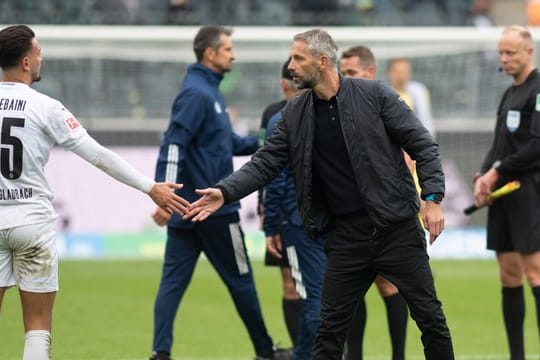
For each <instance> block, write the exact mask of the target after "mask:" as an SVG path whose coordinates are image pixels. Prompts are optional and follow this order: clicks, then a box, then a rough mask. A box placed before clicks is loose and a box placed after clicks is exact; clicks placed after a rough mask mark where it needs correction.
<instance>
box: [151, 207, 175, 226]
mask: <svg viewBox="0 0 540 360" xmlns="http://www.w3.org/2000/svg"><path fill="white" fill-rule="evenodd" d="M171 216H172V214H170V213H168V212H167V211H165V210H163V209H162V208H160V207H159V206H158V207H157V208H156V210H155V211H154V213H153V214H152V219H153V220H154V222H155V223H156V224H157V225H158V226H164V225H167V223H168V222H169V220H171Z"/></svg>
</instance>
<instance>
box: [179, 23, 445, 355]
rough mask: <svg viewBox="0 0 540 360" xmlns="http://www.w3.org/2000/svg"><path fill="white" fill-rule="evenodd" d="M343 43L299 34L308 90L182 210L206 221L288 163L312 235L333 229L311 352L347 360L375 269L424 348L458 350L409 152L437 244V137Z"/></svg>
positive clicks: (296, 73) (293, 67)
mask: <svg viewBox="0 0 540 360" xmlns="http://www.w3.org/2000/svg"><path fill="white" fill-rule="evenodd" d="M336 53H337V46H336V45H335V43H334V41H333V39H332V38H331V37H330V35H329V34H328V33H327V32H325V31H323V30H319V29H315V30H310V31H307V32H304V33H300V34H297V35H296V36H295V37H294V38H293V44H292V47H291V57H292V60H291V62H290V64H289V70H290V71H291V73H292V74H293V79H294V81H295V82H296V83H297V84H298V85H299V86H300V87H302V88H306V89H308V90H307V91H305V92H304V93H303V94H302V95H299V96H297V97H296V98H294V99H293V100H291V101H290V102H289V103H288V104H287V106H286V107H285V109H284V110H283V113H282V120H281V121H280V122H278V124H277V125H276V129H275V131H274V133H273V135H272V137H270V138H269V139H268V140H267V141H266V143H265V144H264V146H263V147H262V148H261V149H259V151H258V152H257V153H255V155H254V156H253V158H252V159H251V160H250V161H249V162H248V163H246V164H245V165H244V166H243V167H242V168H241V169H240V170H238V171H236V172H235V173H233V174H232V175H230V176H228V177H226V178H225V179H223V180H222V181H220V182H218V183H217V184H216V186H215V187H214V188H207V189H202V190H197V192H198V194H199V195H202V197H201V198H200V199H199V200H197V201H196V202H194V203H192V204H191V206H190V210H189V211H188V213H187V214H186V215H184V218H186V219H187V218H192V221H195V222H196V221H202V220H205V219H206V218H207V217H208V216H210V214H212V213H213V212H215V211H217V210H218V209H219V208H220V207H221V206H222V205H223V204H224V203H229V202H231V201H235V200H237V199H240V198H242V197H243V196H246V195H247V194H249V193H251V192H253V191H255V190H256V189H258V188H260V187H261V186H264V185H265V184H266V183H268V182H269V181H270V180H272V178H274V177H275V176H276V175H277V174H278V173H279V172H280V171H281V170H282V169H283V168H284V167H285V166H286V165H287V164H290V165H291V168H292V171H293V173H294V181H295V186H296V190H297V194H298V195H297V200H298V207H299V210H300V215H301V217H302V220H303V223H304V226H305V227H306V229H307V231H308V232H309V233H311V234H312V235H316V234H320V233H326V236H327V241H326V244H325V251H326V255H327V264H326V269H325V278H324V284H323V294H322V308H321V322H320V326H319V328H318V331H317V337H316V340H315V345H314V349H313V359H316V360H322V359H324V360H328V359H335V360H339V359H341V357H342V353H343V344H344V340H345V335H346V332H347V330H348V327H349V324H350V321H351V318H352V316H353V312H354V308H355V305H356V304H357V302H358V297H359V296H364V295H365V293H366V291H367V290H368V289H369V287H370V286H371V284H372V283H373V280H374V279H375V277H376V276H377V275H381V276H383V277H385V278H386V279H388V280H389V281H391V282H392V283H393V284H395V285H396V286H397V287H398V289H399V291H400V293H401V294H402V295H403V297H404V298H405V300H406V301H407V303H408V305H409V307H410V310H411V316H412V318H413V319H414V320H415V321H416V323H417V325H418V327H419V328H420V330H421V332H422V337H421V339H422V342H423V345H424V353H425V357H426V359H429V360H451V359H454V353H453V346H452V340H451V336H450V331H449V329H448V326H447V324H446V318H445V316H444V313H443V310H442V306H441V302H440V301H439V299H438V298H437V295H436V292H435V285H434V280H433V275H432V273H431V269H430V266H429V260H428V255H427V251H426V239H425V235H424V230H423V229H422V227H421V224H420V221H419V219H418V216H417V214H418V211H419V200H418V195H417V192H416V189H415V185H414V182H413V179H412V176H411V174H410V172H409V170H408V168H407V166H406V164H405V161H404V159H403V151H402V149H404V150H405V151H406V152H407V153H408V154H409V155H410V156H411V158H412V159H413V160H416V166H417V172H418V177H419V180H420V186H421V188H422V194H421V197H422V199H423V200H425V201H426V206H425V208H424V209H423V211H422V219H423V222H424V226H425V228H426V229H427V230H428V231H429V233H430V242H431V243H432V242H433V241H435V239H436V238H437V237H438V236H439V234H440V233H441V232H442V230H443V228H444V216H443V213H442V210H441V207H440V202H441V200H442V198H443V196H444V174H443V172H442V166H441V162H440V159H439V153H438V145H437V143H436V142H435V141H434V139H433V137H432V136H431V135H430V134H429V132H428V130H427V129H426V128H425V127H424V126H423V125H422V123H421V122H420V121H419V120H418V119H417V117H416V116H415V115H414V113H413V112H412V111H411V109H409V107H407V105H406V104H405V103H404V102H403V100H402V99H401V98H400V97H399V96H398V95H397V93H396V92H395V91H394V90H392V89H391V88H389V87H388V86H387V85H384V84H383V83H381V82H379V81H371V80H362V79H346V78H343V77H341V76H340V75H339V73H338V71H337V67H336V63H337V55H336Z"/></svg>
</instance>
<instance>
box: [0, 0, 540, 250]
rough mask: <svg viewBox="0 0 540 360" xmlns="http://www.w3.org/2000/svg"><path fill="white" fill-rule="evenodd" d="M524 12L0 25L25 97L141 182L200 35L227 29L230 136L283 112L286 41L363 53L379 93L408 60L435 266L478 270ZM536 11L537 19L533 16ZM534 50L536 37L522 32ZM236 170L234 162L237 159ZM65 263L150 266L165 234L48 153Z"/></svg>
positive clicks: (229, 4)
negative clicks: (139, 262) (482, 171)
mask: <svg viewBox="0 0 540 360" xmlns="http://www.w3.org/2000/svg"><path fill="white" fill-rule="evenodd" d="M537 3H538V1H532V0H531V1H525V0H520V1H517V0H505V1H503V0H499V1H497V0H416V1H414V0H311V1H304V0H294V1H285V0H275V1H264V0H236V1H219V0H199V1H190V0H82V1H61V0H48V1H40V0H30V1H25V2H21V1H16V0H3V1H2V2H1V3H0V23H4V24H13V23H27V24H31V25H32V26H33V28H34V29H35V30H36V32H37V37H38V39H39V40H40V42H41V44H42V48H43V57H44V63H43V68H42V81H41V82H40V83H37V84H35V87H36V88H37V89H39V90H41V91H43V92H45V93H47V94H49V95H51V96H53V97H55V98H58V99H60V100H61V101H62V102H63V103H64V104H65V105H66V106H67V107H68V108H69V109H70V110H71V111H72V112H73V113H74V114H75V115H76V116H77V117H78V118H79V120H80V121H81V122H82V123H83V124H84V125H85V126H86V127H87V129H88V130H89V132H90V133H91V134H92V135H93V136H95V137H96V138H97V139H98V140H99V141H100V142H102V143H103V144H105V145H107V146H110V147H112V148H113V149H114V150H115V151H117V152H119V153H121V154H122V155H123V156H125V157H126V158H128V160H130V162H132V163H133V164H134V165H135V166H136V167H138V168H140V169H141V170H143V171H144V172H145V173H147V174H148V175H150V176H152V175H153V171H154V162H155V158H156V154H157V146H158V145H159V141H160V137H161V134H162V132H163V130H164V129H165V127H166V124H167V121H168V116H169V112H170V107H171V102H172V100H173V98H174V96H175V94H176V92H177V89H178V87H179V84H180V82H181V80H182V78H183V75H184V72H185V69H186V67H187V65H189V64H190V63H192V62H193V61H194V55H193V52H192V48H191V45H192V39H193V36H194V35H195V33H196V31H197V29H198V26H199V25H201V24H208V23H220V24H225V25H230V26H232V27H233V28H234V30H235V32H234V34H233V41H234V45H235V52H236V61H235V66H234V70H233V71H232V72H231V73H229V74H227V76H226V77H225V80H224V82H223V83H222V91H223V93H224V95H225V98H226V101H227V103H228V106H229V111H230V114H231V119H232V120H233V122H234V127H235V129H236V130H237V132H239V133H244V134H248V133H250V134H255V133H256V131H257V129H258V126H259V122H260V116H261V113H262V110H263V109H264V107H265V106H266V105H267V104H269V103H271V102H273V101H275V100H277V99H279V98H281V94H280V90H279V87H278V77H279V69H280V65H281V64H282V62H283V61H284V59H286V57H287V56H288V49H289V45H290V40H291V38H292V36H293V35H294V34H295V33H297V32H300V31H302V30H304V29H307V28H312V27H324V28H326V29H328V31H329V32H330V34H331V35H332V36H333V37H334V38H335V40H336V41H337V43H338V46H339V49H340V51H343V50H345V49H346V48H348V47H349V46H353V45H359V44H363V45H368V46H370V47H371V48H372V49H373V51H374V53H375V56H376V57H377V60H378V67H379V71H378V78H379V79H382V80H384V79H385V75H386V74H385V70H386V63H387V61H388V59H390V58H392V57H398V56H399V57H408V58H410V59H411V61H412V64H413V69H414V70H413V78H414V80H416V81H420V82H422V83H424V84H425V85H426V86H427V88H428V89H429V90H430V93H431V102H432V112H433V116H434V121H435V128H436V131H437V135H436V138H437V140H438V141H439V143H440V146H441V155H442V158H443V162H444V166H445V170H446V173H447V180H448V182H447V190H448V191H447V196H446V199H445V202H444V207H445V210H446V215H447V219H448V225H449V229H448V230H447V231H446V232H445V234H444V237H443V238H441V240H440V241H439V244H438V246H436V247H434V248H433V249H432V251H433V253H432V254H433V256H436V257H445V258H448V257H451V258H453V257H471V256H472V257H489V256H491V254H490V253H487V252H485V251H484V250H483V247H484V243H483V241H484V232H483V231H484V230H483V226H484V221H485V211H479V212H478V213H477V214H475V215H473V216H471V217H465V216H464V215H463V214H462V210H463V208H464V207H466V206H467V205H469V202H470V201H471V199H472V195H471V181H470V179H471V178H472V175H473V174H474V173H475V172H476V171H477V170H478V168H479V166H480V163H481V161H482V159H483V156H484V154H485V153H486V150H487V148H488V146H489V144H490V141H491V132H492V129H493V125H494V119H495V111H496V107H497V103H498V101H499V98H500V96H501V94H502V92H503V89H504V88H505V87H506V86H508V84H509V83H510V79H509V77H508V76H505V75H504V74H503V73H500V72H498V71H497V70H498V67H499V64H498V57H497V50H496V45H497V40H498V37H499V35H500V33H501V29H502V28H501V27H502V26H504V25H508V24H513V23H518V24H530V25H536V23H535V21H536V20H538V19H536V17H535V15H536V13H537V10H536V9H537V8H538V4H537ZM535 6H536V7H535ZM532 30H533V37H534V38H535V39H536V40H540V33H538V32H537V31H536V29H535V28H534V27H533V28H532ZM236 160H237V163H238V164H240V163H241V162H242V161H245V159H242V158H239V159H236ZM47 172H48V176H49V179H50V183H51V186H52V187H53V189H54V190H55V193H56V200H55V201H56V206H57V210H58V212H59V215H60V221H59V226H60V227H61V228H62V230H64V231H63V234H64V238H63V240H62V241H61V242H60V245H61V253H62V254H63V255H64V256H66V257H103V256H113V257H117V256H119V257H122V256H128V257H133V256H135V257H138V256H154V257H155V256H159V255H160V254H161V252H162V249H163V242H164V236H163V231H162V229H157V228H156V227H155V226H154V225H153V224H152V222H151V220H150V217H149V214H150V212H151V211H152V209H153V208H152V205H151V203H150V202H149V201H148V200H147V199H146V197H144V196H143V195H141V194H138V193H136V192H133V191H131V190H130V189H126V188H124V187H123V186H122V185H120V184H117V183H115V182H114V181H113V180H110V179H108V178H107V177H106V176H105V175H103V174H100V173H98V172H96V171H94V170H93V169H92V168H91V167H90V166H89V165H88V164H85V163H84V162H83V161H82V160H80V159H78V158H77V157H76V156H73V155H71V154H66V153H65V152H64V151H63V150H61V149H57V150H55V151H54V152H53V154H52V156H51V160H50V163H49V165H48V167H47ZM254 204H255V200H254V197H253V196H251V197H248V198H246V200H245V201H243V210H242V218H243V226H244V229H245V231H246V233H247V238H248V245H249V247H250V251H251V252H252V256H254V257H258V256H259V255H260V254H261V253H262V250H263V249H264V243H263V241H262V240H263V239H262V233H260V232H259V231H258V229H257V224H258V222H257V218H256V214H255V205H254Z"/></svg>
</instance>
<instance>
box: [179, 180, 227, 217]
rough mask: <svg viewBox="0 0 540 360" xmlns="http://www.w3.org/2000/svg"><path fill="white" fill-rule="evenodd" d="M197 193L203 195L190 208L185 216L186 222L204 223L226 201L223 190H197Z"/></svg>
mask: <svg viewBox="0 0 540 360" xmlns="http://www.w3.org/2000/svg"><path fill="white" fill-rule="evenodd" d="M195 192H196V193H197V194H199V195H201V198H200V199H199V200H197V201H195V202H193V203H192V204H191V205H190V206H189V208H188V211H187V212H186V213H185V214H184V216H183V219H184V220H187V219H191V221H193V222H196V221H204V220H206V219H207V218H208V217H209V216H210V215H212V214H213V213H215V212H216V211H218V209H219V208H220V207H222V206H223V203H224V199H223V194H222V193H221V190H219V189H216V188H206V189H202V190H199V189H197V190H195Z"/></svg>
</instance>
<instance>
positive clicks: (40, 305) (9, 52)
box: [0, 25, 189, 360]
mask: <svg viewBox="0 0 540 360" xmlns="http://www.w3.org/2000/svg"><path fill="white" fill-rule="evenodd" d="M0 67H1V68H2V73H3V78H2V82H0V305H1V303H2V298H3V296H4V293H5V291H6V289H7V288H9V287H11V286H17V287H18V288H19V292H20V297H21V304H22V308H23V321H24V330H25V345H24V355H23V359H24V360H30V359H31V360H45V359H49V358H50V342H51V335H50V331H51V316H52V308H53V303H54V299H55V295H56V291H57V290H58V271H57V269H58V257H57V251H56V238H55V226H54V222H55V218H56V216H55V213H54V210H53V207H52V203H51V199H52V192H51V189H50V187H49V185H48V183H47V180H46V178H45V176H44V173H43V171H44V167H45V164H46V163H47V161H48V158H49V152H50V150H51V148H52V147H53V146H54V145H55V144H59V145H61V146H63V147H64V148H66V149H68V150H71V151H72V152H74V153H76V154H77V155H79V156H80V157H82V158H83V159H85V160H87V161H88V162H90V163H92V164H93V165H94V166H96V167H98V168H100V169H101V170H103V171H104V172H106V173H107V174H109V175H110V176H112V177H114V178H115V179H117V180H119V181H121V182H123V183H125V184H126V185H129V186H131V187H133V188H136V189H138V190H140V191H143V192H145V193H147V194H148V195H149V196H150V197H151V199H152V200H153V201H154V202H155V203H156V204H157V205H158V206H160V207H161V208H163V209H164V210H166V211H167V212H169V213H172V212H177V213H179V214H183V213H184V212H185V211H186V209H187V206H188V205H189V203H188V202H187V201H186V200H184V199H183V198H181V197H179V196H178V195H176V194H175V193H174V191H173V190H174V189H180V188H181V187H182V185H180V184H173V183H154V181H153V180H152V179H150V178H149V177H146V176H144V175H143V174H141V173H140V172H139V171H137V170H136V169H134V168H133V167H131V166H130V165H129V164H128V163H127V162H125V161H124V160H123V159H122V158H120V157H119V156H118V155H116V154H115V153H113V152H112V151H110V150H108V149H106V148H105V147H103V146H101V145H100V144H98V143H97V142H96V141H95V140H94V139H93V138H92V137H91V136H90V135H88V133H87V132H86V130H85V129H84V128H83V127H82V126H81V124H80V123H79V122H78V121H77V120H76V119H75V117H74V116H73V115H72V114H71V113H70V112H69V110H67V109H66V108H65V107H64V106H63V105H62V104H61V103H60V102H59V101H57V100H54V99H52V98H50V97H48V96H46V95H43V94H41V93H39V92H37V91H35V90H33V89H31V88H30V84H31V83H33V82H34V81H38V80H39V79H40V68H41V47H40V45H39V43H38V41H37V40H36V38H35V34H34V32H33V31H32V29H30V28H29V27H27V26H25V25H15V26H9V27H7V28H4V29H3V30H1V31H0ZM0 351H1V349H0ZM0 357H1V355H0Z"/></svg>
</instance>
